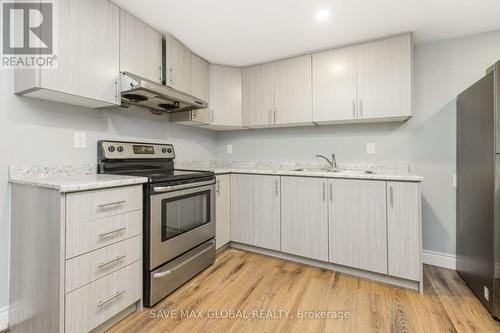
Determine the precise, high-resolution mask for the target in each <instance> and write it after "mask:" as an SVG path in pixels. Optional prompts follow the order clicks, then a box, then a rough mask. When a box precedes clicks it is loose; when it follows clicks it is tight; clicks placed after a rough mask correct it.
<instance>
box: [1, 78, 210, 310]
mask: <svg viewBox="0 0 500 333" xmlns="http://www.w3.org/2000/svg"><path fill="white" fill-rule="evenodd" d="M12 76H13V74H12V71H5V70H0V312H1V309H2V308H3V307H4V306H5V305H7V304H8V302H9V301H8V260H9V254H8V251H9V217H10V212H9V207H10V203H9V185H8V183H7V179H8V174H7V169H8V166H9V165H30V164H59V163H61V164H67V163H77V164H78V163H96V162H97V149H96V142H97V140H99V139H124V140H144V141H160V142H169V143H172V144H174V146H175V149H176V153H177V158H178V159H179V160H198V159H200V160H211V159H214V158H215V155H216V134H215V133H214V132H211V131H208V130H203V129H195V128H189V127H184V126H178V125H174V124H169V123H168V120H167V116H166V115H165V116H156V115H153V114H151V113H150V112H149V111H147V110H142V109H135V110H133V109H130V110H126V109H121V108H116V109H115V110H109V111H102V110H91V109H86V108H79V107H74V106H69V105H65V104H59V103H52V102H47V101H39V100H35V99H31V98H28V97H19V96H15V95H14V94H13V91H12V86H13V83H12V82H13V81H12V80H13V77H12ZM75 131H79V132H87V133H88V137H87V143H88V147H87V148H85V149H76V148H73V133H74V132H75ZM0 316H1V313H0Z"/></svg>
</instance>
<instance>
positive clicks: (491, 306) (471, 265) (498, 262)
mask: <svg viewBox="0 0 500 333" xmlns="http://www.w3.org/2000/svg"><path fill="white" fill-rule="evenodd" d="M486 73H487V74H486V76H484V77H483V78H482V79H481V80H479V81H478V82H476V83H475V84H473V85H472V86H471V87H470V88H468V89H467V90H465V91H464V92H462V93H461V94H460V95H458V98H457V248H456V252H457V271H458V273H459V274H460V276H461V277H462V278H463V279H464V281H465V282H466V283H467V285H468V286H469V287H470V288H471V289H472V291H473V292H474V294H476V296H477V297H478V298H479V299H480V300H481V302H482V303H483V304H484V306H485V307H486V308H487V309H488V311H489V312H490V313H491V314H492V315H493V316H494V317H496V318H500V79H499V77H500V61H499V62H497V63H496V64H495V65H493V66H492V67H490V68H489V69H488V70H487V72H486Z"/></svg>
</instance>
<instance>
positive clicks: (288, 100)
mask: <svg viewBox="0 0 500 333" xmlns="http://www.w3.org/2000/svg"><path fill="white" fill-rule="evenodd" d="M272 66H273V75H274V107H275V112H276V114H275V123H276V124H277V125H292V124H294V125H304V124H310V123H312V81H311V55H305V56H301V57H296V58H290V59H286V60H281V61H277V62H274V63H272Z"/></svg>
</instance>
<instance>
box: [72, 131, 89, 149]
mask: <svg viewBox="0 0 500 333" xmlns="http://www.w3.org/2000/svg"><path fill="white" fill-rule="evenodd" d="M74 147H75V148H87V133H85V132H75V143H74Z"/></svg>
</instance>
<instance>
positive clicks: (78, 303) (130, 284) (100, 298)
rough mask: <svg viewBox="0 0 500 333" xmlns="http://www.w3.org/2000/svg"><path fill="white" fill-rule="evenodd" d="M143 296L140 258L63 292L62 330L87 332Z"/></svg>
mask: <svg viewBox="0 0 500 333" xmlns="http://www.w3.org/2000/svg"><path fill="white" fill-rule="evenodd" d="M141 297H142V260H141V261H136V262H135V263H133V264H131V265H129V266H126V267H124V268H122V269H120V270H118V271H116V272H114V273H111V274H109V275H107V276H105V277H103V278H101V279H99V280H97V281H94V282H92V283H90V284H88V285H86V286H84V287H82V288H80V289H76V290H74V291H72V292H70V293H69V294H66V311H65V318H66V320H65V331H66V332H71V333H78V332H88V331H90V330H92V329H94V328H96V327H97V326H99V325H100V324H102V323H104V322H105V321H106V320H108V319H110V318H111V317H113V316H114V315H116V314H118V313H119V312H120V311H122V310H124V309H126V308H127V307H129V306H130V305H132V304H133V303H134V302H136V301H138V300H140V299H141Z"/></svg>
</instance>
